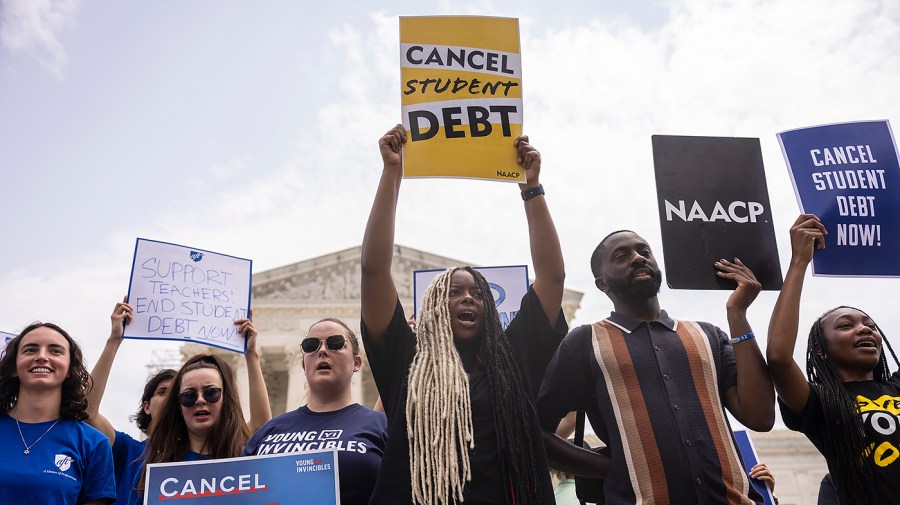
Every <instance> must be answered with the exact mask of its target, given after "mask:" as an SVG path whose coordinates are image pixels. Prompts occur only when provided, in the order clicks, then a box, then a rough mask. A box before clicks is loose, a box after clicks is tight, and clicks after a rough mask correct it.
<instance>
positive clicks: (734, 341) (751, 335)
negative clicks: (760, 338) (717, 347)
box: [728, 331, 756, 345]
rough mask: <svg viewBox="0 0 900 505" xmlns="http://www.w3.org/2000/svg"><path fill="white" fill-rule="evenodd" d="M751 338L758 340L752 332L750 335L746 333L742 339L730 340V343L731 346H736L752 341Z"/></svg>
mask: <svg viewBox="0 0 900 505" xmlns="http://www.w3.org/2000/svg"><path fill="white" fill-rule="evenodd" d="M751 338H756V335H754V334H753V332H752V331H751V332H750V333H745V334H743V335H741V336H740V337H734V338H732V339H731V340H729V341H728V343H729V344H731V345H734V344H737V343H740V342H743V341H744V340H750V339H751Z"/></svg>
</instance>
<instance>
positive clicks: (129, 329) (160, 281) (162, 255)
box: [124, 238, 253, 353]
mask: <svg viewBox="0 0 900 505" xmlns="http://www.w3.org/2000/svg"><path fill="white" fill-rule="evenodd" d="M252 272H253V262H252V261H250V260H248V259H242V258H235V257H233V256H227V255H224V254H219V253H214V252H210V251H205V250H203V249H197V248H191V247H185V246H181V245H176V244H169V243H166V242H157V241H155V240H147V239H142V238H139V239H137V244H136V245H135V248H134V262H133V264H132V267H131V282H130V284H129V287H128V303H129V304H130V305H131V306H132V307H133V308H134V310H133V312H132V316H133V318H132V320H131V322H130V323H129V324H128V325H126V326H125V335H124V337H125V338H139V339H151V340H186V341H194V342H197V343H201V344H206V345H211V346H213V347H221V348H223V349H228V350H229V351H235V352H239V353H243V352H245V350H246V339H245V338H244V336H243V335H241V334H240V333H238V326H237V325H236V324H234V321H235V320H236V319H244V318H246V317H247V314H248V313H249V310H250V282H251V275H252Z"/></svg>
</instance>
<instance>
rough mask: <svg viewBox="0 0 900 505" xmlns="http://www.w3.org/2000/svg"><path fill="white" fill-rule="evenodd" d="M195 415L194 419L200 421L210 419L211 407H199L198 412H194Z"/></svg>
mask: <svg viewBox="0 0 900 505" xmlns="http://www.w3.org/2000/svg"><path fill="white" fill-rule="evenodd" d="M193 417H194V420H196V421H197V422H198V423H202V422H205V421H209V419H210V413H209V409H207V408H206V407H200V408H199V409H197V411H196V412H194V414H193Z"/></svg>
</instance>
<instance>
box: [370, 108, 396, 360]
mask: <svg viewBox="0 0 900 505" xmlns="http://www.w3.org/2000/svg"><path fill="white" fill-rule="evenodd" d="M404 142H406V129H404V128H403V125H399V124H398V125H397V126H395V127H393V128H391V129H390V130H388V132H387V133H385V134H384V136H382V137H381V139H380V140H379V141H378V147H379V149H380V150H381V159H382V161H384V169H383V170H382V172H381V181H380V182H379V183H378V190H377V191H376V192H375V201H374V202H373V203H372V210H371V212H370V213H369V221H368V223H366V232H365V235H364V236H363V243H362V258H361V260H360V266H361V268H362V278H361V279H360V286H361V291H362V293H361V298H362V300H361V308H362V320H363V324H364V325H365V327H366V333H365V334H366V336H367V338H368V339H369V342H370V343H371V344H373V345H376V346H377V345H380V344H381V342H382V340H383V339H384V333H385V331H387V327H388V324H389V323H390V322H391V317H392V316H393V315H394V308H395V307H396V304H397V287H396V286H394V279H393V277H391V259H392V258H393V255H394V254H393V253H394V223H395V221H396V217H397V198H398V197H399V195H400V180H401V179H402V178H403V167H402V160H403V157H402V153H403V143H404Z"/></svg>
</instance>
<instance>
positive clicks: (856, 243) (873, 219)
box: [778, 121, 900, 277]
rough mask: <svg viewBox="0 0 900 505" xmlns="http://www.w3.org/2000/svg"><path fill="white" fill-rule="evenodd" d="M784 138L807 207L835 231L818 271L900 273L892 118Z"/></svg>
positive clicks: (818, 257)
mask: <svg viewBox="0 0 900 505" xmlns="http://www.w3.org/2000/svg"><path fill="white" fill-rule="evenodd" d="M778 141H779V142H780V143H781V150H782V152H783V153H784V159H785V161H786V162H787V166H788V171H789V173H790V175H791V181H792V182H793V183H794V191H795V192H796V194H797V201H798V203H799V204H800V208H801V209H802V210H803V212H805V213H809V214H815V215H817V216H819V219H820V220H821V221H822V224H824V225H825V229H826V230H827V231H828V235H826V236H825V249H822V250H817V251H816V253H815V255H813V275H821V276H860V277H877V276H884V277H900V261H897V251H898V249H900V163H898V156H897V146H896V144H895V143H894V135H893V133H892V132H891V125H890V123H888V122H887V121H860V122H856V123H842V124H830V125H823V126H813V127H809V128H799V129H796V130H789V131H784V132H781V133H779V134H778Z"/></svg>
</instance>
